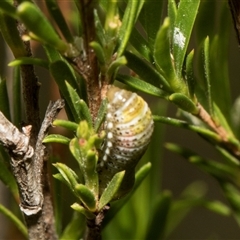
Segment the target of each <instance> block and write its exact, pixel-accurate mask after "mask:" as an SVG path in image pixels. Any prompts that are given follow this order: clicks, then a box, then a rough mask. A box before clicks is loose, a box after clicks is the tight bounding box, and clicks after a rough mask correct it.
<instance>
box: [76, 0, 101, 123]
mask: <svg viewBox="0 0 240 240" xmlns="http://www.w3.org/2000/svg"><path fill="white" fill-rule="evenodd" d="M94 2H95V1H91V0H89V1H86V0H85V1H84V0H80V6H81V9H80V11H81V13H80V15H81V18H82V23H83V39H84V52H85V53H84V56H79V57H77V58H75V59H74V63H75V64H76V68H75V69H76V71H77V72H78V73H79V74H80V75H81V76H83V77H84V79H85V81H86V85H87V95H88V104H89V109H90V112H91V115H92V118H93V119H95V118H96V116H97V113H98V109H99V106H100V104H101V86H100V81H99V68H98V63H97V58H96V55H95V53H94V51H93V49H92V48H91V47H90V46H89V43H90V42H91V41H93V40H95V24H94V15H93V10H94ZM85 55H86V57H85Z"/></svg>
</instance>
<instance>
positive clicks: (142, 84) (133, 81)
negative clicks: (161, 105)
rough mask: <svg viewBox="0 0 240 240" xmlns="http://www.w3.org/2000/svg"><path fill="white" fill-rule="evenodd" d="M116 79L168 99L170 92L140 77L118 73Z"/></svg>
mask: <svg viewBox="0 0 240 240" xmlns="http://www.w3.org/2000/svg"><path fill="white" fill-rule="evenodd" d="M116 79H117V80H118V81H120V82H122V83H125V84H127V85H128V86H131V87H133V88H134V89H137V90H140V91H142V92H145V93H148V94H150V95H153V96H156V97H161V98H165V99H167V98H168V96H169V94H168V93H166V92H165V91H163V90H161V89H160V88H156V87H155V86H153V85H151V84H150V83H147V82H145V81H142V80H140V79H139V78H134V77H132V76H129V75H121V74H118V75H117V76H116Z"/></svg>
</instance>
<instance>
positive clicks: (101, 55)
mask: <svg viewBox="0 0 240 240" xmlns="http://www.w3.org/2000/svg"><path fill="white" fill-rule="evenodd" d="M89 46H90V47H92V48H93V50H94V52H95V54H96V56H97V59H98V62H99V64H100V65H101V66H105V64H106V59H105V53H104V49H103V47H102V46H101V45H100V44H99V43H98V42H95V41H93V42H91V43H90V44H89Z"/></svg>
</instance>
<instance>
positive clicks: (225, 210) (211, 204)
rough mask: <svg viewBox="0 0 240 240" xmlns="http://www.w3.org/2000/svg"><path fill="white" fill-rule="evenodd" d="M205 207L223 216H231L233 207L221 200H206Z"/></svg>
mask: <svg viewBox="0 0 240 240" xmlns="http://www.w3.org/2000/svg"><path fill="white" fill-rule="evenodd" d="M204 207H206V208H207V209H209V210H210V211H212V212H216V213H218V214H220V215H223V216H230V214H231V209H230V208H229V207H228V206H227V205H225V204H224V203H222V202H220V201H206V203H205V204H204Z"/></svg>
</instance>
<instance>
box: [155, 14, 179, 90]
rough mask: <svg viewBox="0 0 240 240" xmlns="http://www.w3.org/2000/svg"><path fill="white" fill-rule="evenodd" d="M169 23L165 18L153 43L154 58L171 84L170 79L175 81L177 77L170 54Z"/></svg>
mask: <svg viewBox="0 0 240 240" xmlns="http://www.w3.org/2000/svg"><path fill="white" fill-rule="evenodd" d="M169 24H170V22H169V18H165V20H164V22H163V25H162V26H161V28H160V29H159V31H158V33H157V37H156V41H155V44H154V60H155V62H156V65H157V68H158V69H159V71H160V72H161V73H162V74H163V76H164V77H165V79H166V80H167V81H168V82H169V84H170V85H171V86H172V85H173V83H172V81H175V79H177V78H176V76H175V72H174V68H173V63H172V59H171V55H170V40H169Z"/></svg>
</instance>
